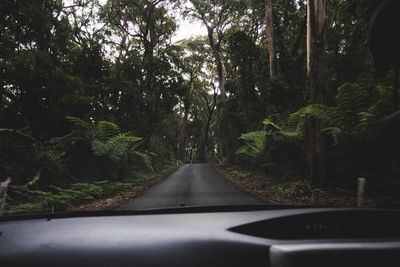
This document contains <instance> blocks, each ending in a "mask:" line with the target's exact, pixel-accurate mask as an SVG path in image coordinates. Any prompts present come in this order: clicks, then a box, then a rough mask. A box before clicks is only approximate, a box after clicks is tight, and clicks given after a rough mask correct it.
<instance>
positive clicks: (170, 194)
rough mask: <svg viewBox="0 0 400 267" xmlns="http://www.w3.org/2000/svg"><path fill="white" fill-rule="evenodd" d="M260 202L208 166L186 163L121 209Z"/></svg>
mask: <svg viewBox="0 0 400 267" xmlns="http://www.w3.org/2000/svg"><path fill="white" fill-rule="evenodd" d="M261 203H263V202H262V201H261V200H258V199H255V198H253V197H251V196H248V195H246V194H245V193H242V192H241V191H239V190H238V189H236V188H234V187H233V186H231V185H230V184H228V183H227V182H226V181H225V180H223V179H222V178H221V177H220V176H219V174H218V173H216V172H215V171H214V170H213V168H212V167H211V166H210V165H209V164H186V165H184V166H182V167H180V168H179V169H178V170H177V171H176V172H174V173H173V174H172V175H170V176H169V177H167V178H166V179H165V180H164V181H162V182H161V183H159V184H157V185H155V186H154V187H152V188H151V189H149V190H148V191H147V192H146V193H144V194H143V196H141V197H139V198H137V199H135V200H134V201H132V202H130V203H128V204H127V205H125V206H124V207H123V209H124V210H140V209H151V208H165V207H178V206H182V205H185V206H209V205H210V206H216V205H243V204H261Z"/></svg>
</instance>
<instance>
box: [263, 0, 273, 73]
mask: <svg viewBox="0 0 400 267" xmlns="http://www.w3.org/2000/svg"><path fill="white" fill-rule="evenodd" d="M264 3H265V19H266V32H267V40H268V51H269V76H270V77H273V76H275V73H276V64H275V63H276V54H275V38H274V23H273V20H272V0H264Z"/></svg>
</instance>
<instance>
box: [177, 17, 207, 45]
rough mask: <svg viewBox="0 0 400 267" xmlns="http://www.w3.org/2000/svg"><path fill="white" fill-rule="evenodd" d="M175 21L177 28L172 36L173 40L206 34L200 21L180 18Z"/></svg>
mask: <svg viewBox="0 0 400 267" xmlns="http://www.w3.org/2000/svg"><path fill="white" fill-rule="evenodd" d="M177 23H178V30H177V31H176V32H175V36H174V37H173V38H172V40H173V41H174V42H177V41H180V40H182V39H187V38H190V37H194V36H196V35H206V34H207V30H206V27H205V26H204V25H202V23H201V22H200V21H189V20H181V19H180V20H179V21H178V22H177Z"/></svg>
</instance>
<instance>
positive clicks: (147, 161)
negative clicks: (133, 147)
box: [132, 151, 154, 171]
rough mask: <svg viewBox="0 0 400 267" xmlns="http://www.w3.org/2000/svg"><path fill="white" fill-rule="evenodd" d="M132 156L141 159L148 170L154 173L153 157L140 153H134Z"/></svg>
mask: <svg viewBox="0 0 400 267" xmlns="http://www.w3.org/2000/svg"><path fill="white" fill-rule="evenodd" d="M132 154H133V155H136V156H137V157H139V158H140V159H141V160H142V161H143V163H144V165H145V166H146V167H147V169H149V170H150V171H154V169H153V166H152V164H151V157H150V156H149V155H148V154H146V153H143V152H140V151H132Z"/></svg>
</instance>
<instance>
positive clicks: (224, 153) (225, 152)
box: [205, 23, 232, 162]
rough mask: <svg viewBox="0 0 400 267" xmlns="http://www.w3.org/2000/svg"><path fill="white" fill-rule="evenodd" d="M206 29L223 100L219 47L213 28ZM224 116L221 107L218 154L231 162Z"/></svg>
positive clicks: (223, 79) (221, 65)
mask: <svg viewBox="0 0 400 267" xmlns="http://www.w3.org/2000/svg"><path fill="white" fill-rule="evenodd" d="M205 24H206V23H205ZM206 27H207V33H208V40H209V42H210V46H211V49H212V51H213V55H214V59H215V64H216V67H217V74H218V89H219V91H220V96H221V99H222V100H225V99H226V91H225V71H224V66H223V64H222V59H221V52H220V50H219V45H218V44H216V42H215V38H214V34H213V33H214V31H213V28H212V27H211V26H209V25H207V24H206ZM224 116H225V112H224V107H223V106H221V107H219V110H218V136H219V139H220V143H222V149H220V152H221V155H220V157H221V158H222V157H223V156H226V158H227V161H228V162H231V158H232V157H231V151H230V146H229V132H228V125H227V123H226V120H225V119H224Z"/></svg>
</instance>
